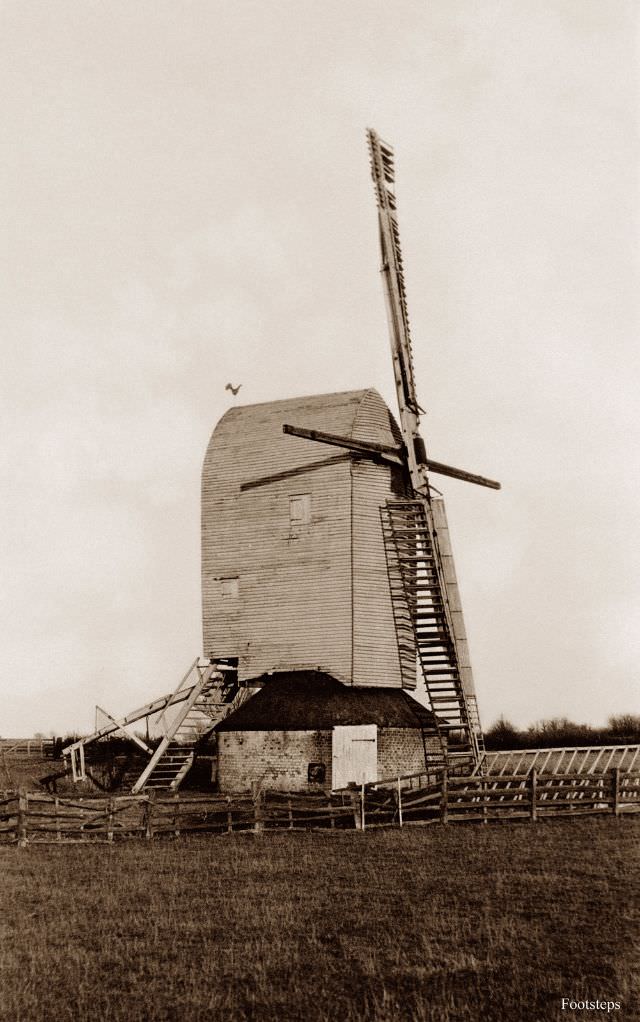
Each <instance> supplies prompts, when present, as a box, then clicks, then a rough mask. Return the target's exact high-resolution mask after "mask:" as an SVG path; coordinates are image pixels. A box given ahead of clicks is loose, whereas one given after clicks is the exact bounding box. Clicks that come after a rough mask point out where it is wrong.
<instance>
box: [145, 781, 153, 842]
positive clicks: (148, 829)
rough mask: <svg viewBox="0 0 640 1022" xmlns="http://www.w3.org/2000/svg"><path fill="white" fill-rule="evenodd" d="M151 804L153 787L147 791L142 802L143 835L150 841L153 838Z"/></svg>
mask: <svg viewBox="0 0 640 1022" xmlns="http://www.w3.org/2000/svg"><path fill="white" fill-rule="evenodd" d="M153 805H154V791H153V789H150V790H149V791H148V792H147V796H146V801H145V804H144V836H145V839H146V840H147V841H151V840H152V839H153Z"/></svg>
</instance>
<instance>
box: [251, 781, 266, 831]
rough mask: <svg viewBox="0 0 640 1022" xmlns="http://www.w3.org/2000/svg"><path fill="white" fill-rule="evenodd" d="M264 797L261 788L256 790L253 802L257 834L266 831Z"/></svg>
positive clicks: (254, 827) (254, 826)
mask: <svg viewBox="0 0 640 1022" xmlns="http://www.w3.org/2000/svg"><path fill="white" fill-rule="evenodd" d="M262 796H263V792H262V791H261V789H260V788H256V790H255V794H254V800H253V819H254V824H253V829H254V831H256V833H259V832H261V831H263V830H264V813H263V811H262Z"/></svg>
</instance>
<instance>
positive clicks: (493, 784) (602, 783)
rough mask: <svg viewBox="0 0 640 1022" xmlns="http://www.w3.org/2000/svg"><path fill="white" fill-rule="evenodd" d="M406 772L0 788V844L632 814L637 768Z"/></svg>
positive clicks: (639, 805)
mask: <svg viewBox="0 0 640 1022" xmlns="http://www.w3.org/2000/svg"><path fill="white" fill-rule="evenodd" d="M406 780H407V778H401V777H399V778H396V780H395V781H393V782H391V781H384V782H378V783H377V784H372V785H363V786H361V787H360V788H357V787H351V788H347V789H342V790H340V791H337V792H332V793H322V792H321V793H318V794H315V793H314V794H310V793H293V792H292V793H281V792H273V791H261V792H258V793H257V794H256V795H250V794H246V795H233V796H223V795H215V794H200V795H190V794H182V795H173V796H167V795H159V794H158V793H153V792H152V793H149V794H141V795H114V796H92V797H90V798H73V797H71V798H67V797H63V796H60V797H58V796H54V795H48V794H45V793H42V792H32V791H29V792H27V791H19V792H16V791H8V792H0V843H5V844H8V843H11V844H18V845H19V846H21V847H24V846H26V845H27V844H41V843H49V842H56V843H57V842H67V843H68V842H77V841H85V842H86V841H93V842H101V841H106V842H111V841H116V840H124V839H129V838H136V837H138V838H146V839H148V840H149V839H152V838H162V837H174V836H179V835H181V834H196V833H211V834H229V833H233V832H237V831H274V830H297V829H310V828H312V829H313V828H331V829H336V828H340V829H354V828H355V829H359V830H364V829H366V828H368V827H372V826H387V827H388V826H400V827H402V826H405V825H411V824H418V823H420V824H429V823H438V822H440V823H447V824H448V823H456V822H473V821H483V822H488V821H489V820H505V821H508V820H517V819H529V820H531V821H532V822H536V821H537V820H540V819H545V818H549V817H559V816H576V815H584V814H586V813H612V814H614V815H616V816H619V815H621V814H626V813H632V812H640V772H637V773H622V772H621V771H620V769H619V768H615V769H614V770H611V771H609V772H607V773H604V774H599V775H594V774H590V775H588V776H585V775H584V774H538V773H537V772H536V771H535V770H532V771H531V772H530V773H529V774H528V775H527V776H525V777H523V776H522V775H521V774H511V775H508V776H506V775H500V776H485V777H466V778H465V777H449V776H447V775H446V774H443V775H441V776H440V777H439V779H438V780H437V781H434V782H432V783H430V784H428V785H425V786H423V787H416V786H414V787H410V786H408V785H407V784H406V783H403V782H405V781H406Z"/></svg>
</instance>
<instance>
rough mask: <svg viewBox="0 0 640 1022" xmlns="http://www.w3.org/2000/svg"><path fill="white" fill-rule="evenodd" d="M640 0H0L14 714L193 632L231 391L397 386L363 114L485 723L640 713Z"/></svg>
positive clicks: (197, 627) (5, 653)
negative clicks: (206, 522)
mask: <svg viewBox="0 0 640 1022" xmlns="http://www.w3.org/2000/svg"><path fill="white" fill-rule="evenodd" d="M639 20H640V15H639V11H638V7H637V5H636V4H635V3H634V2H633V0H543V2H540V0H483V2H479V0H426V2H425V0H396V2H395V3H394V4H382V3H379V2H376V0H348V2H344V0H323V2H322V3H317V2H316V0H266V2H265V0H258V2H254V0H224V2H223V0H136V3H134V4H132V3H130V2H129V0H126V2H123V0H108V2H107V0H73V2H69V0H56V2H55V3H50V2H48V0H38V2H35V0H0V40H1V41H0V95H1V96H2V97H3V98H2V101H1V104H0V120H1V128H2V138H3V140H4V145H3V148H4V153H3V158H2V160H1V161H0V195H1V196H2V198H1V199H0V203H1V212H2V221H3V229H2V238H3V246H2V253H1V258H2V266H1V267H0V308H1V323H2V331H1V334H0V345H1V354H2V371H1V373H0V394H1V404H0V426H1V430H2V444H1V452H0V457H1V466H2V476H3V485H2V489H3V500H2V506H1V510H0V516H1V517H0V563H1V566H2V579H3V581H2V586H1V588H0V606H1V614H2V626H1V628H0V695H1V699H0V735H3V736H16V737H17V736H23V735H24V736H27V735H29V734H33V733H35V732H37V731H41V732H44V733H47V734H48V733H52V732H53V733H55V734H66V733H68V732H71V731H79V732H85V733H86V732H87V731H89V730H91V729H92V726H93V715H94V707H95V705H96V704H99V705H100V706H103V707H105V708H106V709H107V710H109V711H110V712H111V713H114V714H124V713H125V712H127V710H130V709H132V708H134V707H135V706H138V705H140V704H142V703H144V702H146V701H148V700H150V699H152V698H154V697H156V696H158V695H160V694H162V693H164V692H168V691H170V690H171V689H172V688H173V687H174V686H175V684H176V683H177V681H178V680H179V678H180V677H181V675H182V673H183V672H184V670H185V669H186V667H187V665H188V664H189V663H190V662H191V661H192V660H193V659H194V657H195V656H196V655H197V654H198V653H199V652H200V651H201V643H202V633H201V612H200V508H199V501H200V472H201V467H202V460H203V457H204V452H205V449H206V445H207V442H208V439H209V436H210V433H211V431H212V429H213V427H214V425H215V423H216V421H217V420H218V419H219V417H220V416H221V415H222V414H223V413H224V412H225V411H226V410H227V408H228V407H229V406H230V402H231V401H232V400H233V399H232V397H231V395H230V393H229V392H228V391H225V389H224V388H225V384H226V383H227V382H232V383H234V384H237V383H241V384H242V390H241V391H240V395H239V397H238V399H237V400H238V401H240V400H242V402H243V403H253V402H256V401H269V400H276V399H280V398H285V397H291V396H295V395H300V394H306V393H322V392H330V391H338V390H350V389H356V388H361V387H369V386H373V387H376V388H377V389H378V390H379V391H380V393H381V394H382V395H383V396H384V397H385V399H386V400H387V402H388V403H389V404H390V406H391V407H395V394H394V389H393V376H392V370H391V360H390V355H389V345H388V338H387V332H386V319H385V311H384V301H383V293H382V286H381V281H380V277H379V272H378V271H379V256H378V241H377V222H376V211H375V202H374V197H373V190H372V183H371V180H370V177H369V166H368V155H367V150H366V143H365V129H366V128H367V127H373V128H375V129H376V130H377V131H378V132H379V133H380V135H381V136H382V137H383V138H384V139H385V140H386V141H388V142H389V143H391V144H392V145H393V147H394V149H395V153H396V170H397V175H396V176H397V196H398V207H399V220H400V229H401V236H402V244H403V252H404V262H405V274H406V285H407V294H408V303H409V314H410V319H411V325H412V335H413V346H414V359H415V367H416V376H417V385H418V394H419V398H420V403H421V405H422V406H423V407H424V408H425V409H426V410H427V414H426V416H425V417H424V419H423V433H424V435H425V439H426V441H427V446H428V450H429V454H430V456H431V457H432V458H434V459H436V460H440V461H445V462H448V463H449V464H453V465H457V466H460V467H463V468H467V469H469V470H470V471H475V472H478V473H481V474H484V475H487V476H491V477H493V478H497V479H499V480H501V482H502V485H503V489H502V490H501V491H500V492H499V493H496V492H493V491H490V490H484V489H480V488H479V487H474V486H470V485H467V484H464V483H460V482H457V481H454V480H445V479H441V477H438V479H436V480H434V482H435V483H436V485H437V486H438V487H439V488H440V489H441V490H442V491H443V493H444V494H445V497H446V501H447V509H448V515H449V523H450V528H451V534H452V541H453V546H454V551H455V555H456V567H457V572H458V577H459V582H460V588H461V592H462V598H463V604H464V609H465V618H466V625H467V632H468V634H469V642H470V648H471V655H472V662H473V666H474V673H475V678H476V687H477V692H478V699H479V706H480V713H481V717H482V719H483V722H484V723H485V724H490V723H491V722H493V721H494V720H496V719H497V718H498V717H499V716H500V715H503V716H504V717H505V718H507V719H509V720H510V721H512V722H513V723H514V724H516V725H517V726H520V727H524V726H527V725H529V724H531V723H533V722H534V721H537V720H540V719H542V718H549V717H558V716H567V717H569V718H571V719H573V720H577V721H584V722H588V723H592V724H600V723H604V722H605V721H606V719H607V718H608V717H609V716H610V715H612V714H618V713H627V712H635V713H637V712H640V671H639V666H638V665H639V660H640V525H639V509H640V413H639V411H638V394H639V393H640V354H639V348H638V343H637V334H638V325H639V319H640V316H639V311H640V310H639V304H638V294H637V271H638V240H639V235H638V230H639V219H640V218H639V206H640V203H639V194H638V181H639V180H640V178H639V175H638V171H639V163H640V144H639V134H640V131H639V128H640V125H639V121H638V109H639V106H638V98H639V97H638V72H639V36H638V27H639V26H638V22H639Z"/></svg>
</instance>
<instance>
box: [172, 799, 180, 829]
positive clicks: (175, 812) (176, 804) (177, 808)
mask: <svg viewBox="0 0 640 1022" xmlns="http://www.w3.org/2000/svg"><path fill="white" fill-rule="evenodd" d="M173 803H174V807H175V808H174V810H173V833H174V834H175V836H176V837H180V796H179V795H178V792H177V791H176V793H175V795H174V796H173Z"/></svg>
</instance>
